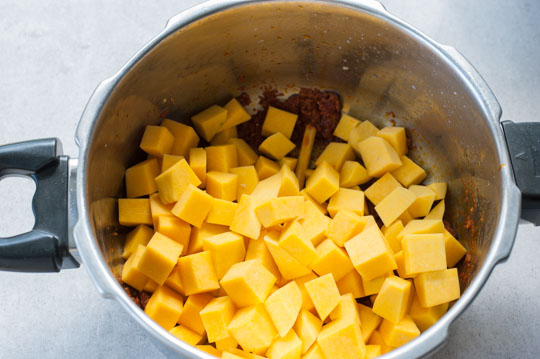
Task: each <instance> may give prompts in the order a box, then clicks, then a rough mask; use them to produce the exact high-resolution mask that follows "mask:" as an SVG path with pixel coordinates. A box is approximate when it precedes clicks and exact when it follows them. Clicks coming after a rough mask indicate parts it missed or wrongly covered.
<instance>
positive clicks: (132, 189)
mask: <svg viewBox="0 0 540 359" xmlns="http://www.w3.org/2000/svg"><path fill="white" fill-rule="evenodd" d="M158 175H159V164H158V161H157V160H156V159H155V158H153V159H150V160H146V161H143V162H141V163H138V164H136V165H135V166H133V167H130V168H128V169H127V170H126V195H127V196H128V197H130V198H134V197H141V196H146V195H148V194H152V193H154V192H156V191H157V186H156V181H155V180H154V178H156V177H157V176H158Z"/></svg>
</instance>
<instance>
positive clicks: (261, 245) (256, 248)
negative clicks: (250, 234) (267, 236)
mask: <svg viewBox="0 0 540 359" xmlns="http://www.w3.org/2000/svg"><path fill="white" fill-rule="evenodd" d="M251 259H256V260H258V261H259V262H261V264H262V265H263V266H264V267H265V268H266V269H268V271H270V273H272V274H273V275H274V277H276V279H277V281H278V282H279V281H280V280H281V273H280V272H279V269H278V267H277V266H276V262H274V258H273V257H272V254H271V253H270V251H269V250H268V247H267V246H266V243H265V241H264V240H263V239H262V238H259V239H250V240H249V244H248V248H247V252H246V259H245V260H246V261H249V260H251Z"/></svg>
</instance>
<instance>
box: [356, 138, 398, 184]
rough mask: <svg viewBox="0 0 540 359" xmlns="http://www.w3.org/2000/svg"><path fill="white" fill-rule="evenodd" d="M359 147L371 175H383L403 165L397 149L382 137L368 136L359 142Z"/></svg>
mask: <svg viewBox="0 0 540 359" xmlns="http://www.w3.org/2000/svg"><path fill="white" fill-rule="evenodd" d="M357 149H358V151H359V152H360V156H362V161H364V165H365V166H366V169H367V172H368V175H369V176H371V177H381V176H382V175H383V174H385V173H386V172H391V171H393V170H395V169H397V168H399V167H401V165H402V163H401V160H400V158H399V156H398V154H397V153H396V150H394V148H393V147H392V146H391V145H390V144H389V143H388V141H386V140H385V139H382V138H380V137H375V136H372V137H368V138H366V139H365V140H363V141H362V142H360V143H359V144H358V146H357Z"/></svg>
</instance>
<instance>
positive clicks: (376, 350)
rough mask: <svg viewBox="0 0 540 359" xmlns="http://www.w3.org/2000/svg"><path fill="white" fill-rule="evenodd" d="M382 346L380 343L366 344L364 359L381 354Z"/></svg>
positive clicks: (371, 358) (370, 358)
mask: <svg viewBox="0 0 540 359" xmlns="http://www.w3.org/2000/svg"><path fill="white" fill-rule="evenodd" d="M381 354H382V352H381V346H380V345H371V344H369V345H366V356H365V357H364V359H373V358H376V357H378V356H381Z"/></svg>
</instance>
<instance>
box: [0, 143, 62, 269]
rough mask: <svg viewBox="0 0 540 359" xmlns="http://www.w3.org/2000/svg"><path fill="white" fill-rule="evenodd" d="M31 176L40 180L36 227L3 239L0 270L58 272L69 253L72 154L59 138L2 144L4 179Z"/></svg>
mask: <svg viewBox="0 0 540 359" xmlns="http://www.w3.org/2000/svg"><path fill="white" fill-rule="evenodd" d="M7 176H28V177H30V178H32V179H33V180H34V181H35V183H36V192H35V194H34V199H33V201H32V208H33V211H34V216H35V225H34V228H33V229H32V230H31V231H30V232H27V233H23V234H20V235H16V236H13V237H9V238H0V270H5V271H16V272H58V271H59V270H60V269H61V268H62V262H63V260H64V258H65V257H68V256H69V249H68V248H69V247H68V223H67V208H68V198H67V196H68V157H67V156H63V155H62V144H61V143H60V140H58V139H56V138H48V139H41V140H34V141H28V142H20V143H14V144H9V145H4V146H0V180H1V179H2V178H4V177H7Z"/></svg>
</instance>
